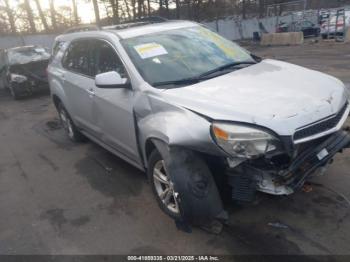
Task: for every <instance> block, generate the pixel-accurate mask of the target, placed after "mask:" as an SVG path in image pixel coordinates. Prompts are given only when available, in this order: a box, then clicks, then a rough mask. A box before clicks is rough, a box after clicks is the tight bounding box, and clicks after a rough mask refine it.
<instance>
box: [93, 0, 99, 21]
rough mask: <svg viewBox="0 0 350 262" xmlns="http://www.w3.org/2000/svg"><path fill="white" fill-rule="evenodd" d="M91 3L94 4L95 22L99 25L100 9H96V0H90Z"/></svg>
mask: <svg viewBox="0 0 350 262" xmlns="http://www.w3.org/2000/svg"><path fill="white" fill-rule="evenodd" d="M92 3H93V5H94V11H95V20H96V24H97V25H99V24H100V10H99V9H98V3H97V0H92Z"/></svg>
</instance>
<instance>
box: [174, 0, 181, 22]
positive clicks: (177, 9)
mask: <svg viewBox="0 0 350 262" xmlns="http://www.w3.org/2000/svg"><path fill="white" fill-rule="evenodd" d="M175 3H176V19H180V0H176V2H175Z"/></svg>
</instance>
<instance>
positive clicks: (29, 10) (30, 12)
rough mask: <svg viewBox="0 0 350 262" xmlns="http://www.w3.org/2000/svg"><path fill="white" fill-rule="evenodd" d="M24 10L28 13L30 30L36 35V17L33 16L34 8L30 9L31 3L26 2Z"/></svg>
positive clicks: (26, 0)
mask: <svg viewBox="0 0 350 262" xmlns="http://www.w3.org/2000/svg"><path fill="white" fill-rule="evenodd" d="M24 8H25V10H26V12H27V19H28V22H29V26H30V30H31V32H32V33H36V27H35V23H34V16H33V11H32V8H31V7H30V4H29V1H28V0H24Z"/></svg>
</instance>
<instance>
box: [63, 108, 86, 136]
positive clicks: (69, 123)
mask: <svg viewBox="0 0 350 262" xmlns="http://www.w3.org/2000/svg"><path fill="white" fill-rule="evenodd" d="M57 111H58V115H59V117H60V120H61V124H62V126H63V128H64V130H65V131H66V133H67V135H68V137H69V139H70V140H72V141H73V142H84V141H86V137H85V136H84V135H83V134H82V133H81V132H80V131H79V130H78V128H77V127H76V125H75V124H74V122H73V120H72V118H71V117H70V116H69V114H68V112H67V110H66V109H65V108H64V106H63V104H62V103H58V105H57Z"/></svg>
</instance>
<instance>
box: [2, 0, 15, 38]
mask: <svg viewBox="0 0 350 262" xmlns="http://www.w3.org/2000/svg"><path fill="white" fill-rule="evenodd" d="M4 2H5V10H6V14H7V17H8V20H9V23H10V27H11V32H12V33H13V34H15V33H16V31H17V30H16V25H15V18H14V15H13V11H12V9H11V7H10V5H9V1H8V0H4Z"/></svg>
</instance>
